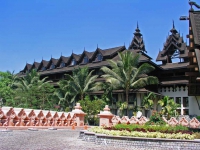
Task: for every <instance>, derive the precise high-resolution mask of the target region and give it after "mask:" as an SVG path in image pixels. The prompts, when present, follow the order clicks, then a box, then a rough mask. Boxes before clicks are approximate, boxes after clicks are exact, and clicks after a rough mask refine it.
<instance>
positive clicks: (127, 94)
mask: <svg viewBox="0 0 200 150" xmlns="http://www.w3.org/2000/svg"><path fill="white" fill-rule="evenodd" d="M128 96H129V90H127V89H126V103H127V108H126V115H127V116H128Z"/></svg>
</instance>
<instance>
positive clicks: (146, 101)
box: [142, 92, 156, 110]
mask: <svg viewBox="0 0 200 150" xmlns="http://www.w3.org/2000/svg"><path fill="white" fill-rule="evenodd" d="M155 99H156V95H155V94H154V93H153V92H150V93H149V94H148V95H146V96H145V97H144V98H143V100H142V107H143V108H144V109H145V110H149V109H152V106H153V103H154V100H155Z"/></svg>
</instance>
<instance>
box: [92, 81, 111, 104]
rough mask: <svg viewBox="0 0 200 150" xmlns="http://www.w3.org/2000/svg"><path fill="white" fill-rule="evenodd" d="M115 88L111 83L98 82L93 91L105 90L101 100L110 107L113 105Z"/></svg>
mask: <svg viewBox="0 0 200 150" xmlns="http://www.w3.org/2000/svg"><path fill="white" fill-rule="evenodd" d="M113 88H114V87H113V86H112V85H111V84H110V83H109V82H96V83H95V86H94V87H93V88H92V91H100V90H103V91H104V92H103V95H102V96H101V99H102V100H104V101H105V102H106V103H107V104H108V105H109V106H111V105H112V104H113V99H114V98H113V95H112V93H113Z"/></svg>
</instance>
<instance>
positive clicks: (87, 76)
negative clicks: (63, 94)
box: [66, 67, 98, 103]
mask: <svg viewBox="0 0 200 150" xmlns="http://www.w3.org/2000/svg"><path fill="white" fill-rule="evenodd" d="M92 73H93V71H90V72H89V70H88V68H87V67H83V68H77V69H74V71H73V72H72V76H71V75H69V74H66V77H67V78H68V83H67V85H66V86H68V88H69V93H70V95H72V96H73V97H72V100H71V103H72V102H73V101H74V100H75V99H76V97H77V96H80V99H81V100H83V99H84V96H85V94H88V93H89V92H90V91H92V87H93V86H94V83H95V79H96V78H97V77H98V75H92Z"/></svg>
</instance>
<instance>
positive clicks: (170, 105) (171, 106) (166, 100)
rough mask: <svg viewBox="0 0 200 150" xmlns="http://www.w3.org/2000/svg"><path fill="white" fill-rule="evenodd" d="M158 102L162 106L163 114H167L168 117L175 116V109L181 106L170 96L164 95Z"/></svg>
mask: <svg viewBox="0 0 200 150" xmlns="http://www.w3.org/2000/svg"><path fill="white" fill-rule="evenodd" d="M158 104H159V105H160V106H161V107H162V110H161V112H162V114H163V115H166V116H167V119H170V117H171V116H175V111H176V109H177V108H178V107H179V104H177V103H176V102H175V101H174V100H173V99H171V98H170V97H169V96H165V97H163V99H161V100H159V101H158Z"/></svg>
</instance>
